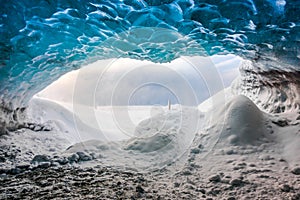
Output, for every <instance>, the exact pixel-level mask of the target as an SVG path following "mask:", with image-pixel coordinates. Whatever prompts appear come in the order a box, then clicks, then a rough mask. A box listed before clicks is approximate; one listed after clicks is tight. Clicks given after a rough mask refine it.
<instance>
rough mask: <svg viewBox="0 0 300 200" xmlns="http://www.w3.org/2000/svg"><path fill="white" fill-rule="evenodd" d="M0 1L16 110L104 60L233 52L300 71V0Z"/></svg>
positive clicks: (259, 63)
mask: <svg viewBox="0 0 300 200" xmlns="http://www.w3.org/2000/svg"><path fill="white" fill-rule="evenodd" d="M0 2H1V4H0V5H1V8H0V51H1V53H0V95H1V100H2V101H3V102H2V103H3V104H5V103H6V104H7V103H8V102H10V103H12V104H13V105H12V107H14V108H16V107H19V106H24V105H26V103H27V101H28V100H29V99H30V98H31V97H32V95H34V94H35V93H37V92H38V91H40V90H41V89H43V88H45V87H46V86H47V85H49V84H50V83H51V82H53V81H54V80H56V79H57V78H58V77H60V76H61V75H63V74H64V73H66V72H69V71H71V70H74V69H78V68H80V67H81V66H83V65H86V64H88V63H91V62H94V61H96V60H99V59H107V58H119V57H129V58H134V59H140V60H150V61H153V62H169V61H171V60H174V59H175V58H178V57H180V56H184V55H188V56H193V55H204V56H209V55H214V54H229V53H233V54H237V55H240V56H242V57H243V58H246V59H249V60H252V61H254V62H255V67H254V70H256V71H272V70H273V71H274V70H275V71H277V72H278V71H285V72H293V71H299V69H300V67H299V63H300V53H299V46H300V14H299V13H300V1H299V0H161V1H160V0H144V1H143V0H112V1H106V0H89V1H85V0H30V1H27V0H0ZM296 78H297V77H296ZM6 106H7V105H6ZM8 107H10V106H8Z"/></svg>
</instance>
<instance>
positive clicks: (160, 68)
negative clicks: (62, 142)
mask: <svg viewBox="0 0 300 200" xmlns="http://www.w3.org/2000/svg"><path fill="white" fill-rule="evenodd" d="M241 60H242V59H241V58H240V57H237V56H234V55H231V54H230V55H226V56H225V55H222V56H221V55H217V56H211V57H200V56H199V57H192V58H191V57H180V58H178V59H176V60H173V61H172V62H170V63H161V64H160V63H153V62H150V61H141V60H134V59H129V58H119V59H109V60H99V61H97V62H95V63H93V64H90V65H87V66H85V67H82V68H81V69H79V70H74V71H71V72H69V73H67V74H65V75H63V76H61V77H60V78H59V79H58V80H56V81H55V82H53V83H52V84H50V85H49V86H48V87H46V88H45V89H44V90H42V91H40V92H39V93H37V94H36V95H34V97H33V98H32V99H31V101H30V106H29V108H30V109H29V110H30V115H31V117H32V118H35V120H37V121H38V122H40V123H47V122H48V121H51V122H53V123H54V124H55V126H56V127H57V128H58V129H60V130H61V131H62V132H63V133H64V136H65V137H66V139H68V140H69V141H70V142H71V143H77V142H82V141H86V140H90V139H98V140H107V141H119V140H124V139H129V138H130V137H132V133H133V132H134V131H135V128H136V126H137V125H138V124H139V123H140V122H141V121H143V120H145V119H147V118H149V117H151V116H154V115H156V114H159V113H162V112H170V111H168V102H171V104H172V106H171V108H172V109H180V108H181V106H194V107H196V106H197V105H199V104H200V103H201V102H203V101H204V100H206V99H208V98H209V97H210V96H212V95H213V94H215V93H216V92H218V91H220V90H222V89H224V88H226V87H229V86H230V84H231V83H232V82H233V80H234V79H235V78H236V77H237V76H238V74H239V70H238V68H239V65H240V62H241ZM171 111H172V110H171ZM74 133H77V134H74Z"/></svg>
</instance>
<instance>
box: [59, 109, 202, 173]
mask: <svg viewBox="0 0 300 200" xmlns="http://www.w3.org/2000/svg"><path fill="white" fill-rule="evenodd" d="M202 125H203V115H201V113H200V112H199V111H198V110H197V109H196V108H194V107H182V109H178V110H177V109H175V110H168V111H166V112H164V113H161V114H157V115H155V116H153V117H151V118H149V119H146V120H143V121H142V122H140V123H139V124H138V125H137V127H136V129H135V132H134V133H133V137H132V138H130V139H128V140H123V141H115V142H103V141H99V140H98V141H97V140H91V141H86V142H82V143H78V144H75V145H72V146H71V147H70V148H68V149H67V151H66V152H65V153H74V152H86V153H88V154H93V155H95V158H96V160H95V162H96V164H99V163H101V164H102V165H104V166H116V167H119V168H126V169H134V170H141V171H152V170H157V169H160V168H163V167H165V166H167V165H170V164H172V163H175V162H176V166H180V163H184V162H183V161H184V160H185V159H187V153H188V150H189V148H190V146H191V144H192V142H193V140H194V138H195V135H196V133H197V131H198V130H199V129H201V126H202Z"/></svg>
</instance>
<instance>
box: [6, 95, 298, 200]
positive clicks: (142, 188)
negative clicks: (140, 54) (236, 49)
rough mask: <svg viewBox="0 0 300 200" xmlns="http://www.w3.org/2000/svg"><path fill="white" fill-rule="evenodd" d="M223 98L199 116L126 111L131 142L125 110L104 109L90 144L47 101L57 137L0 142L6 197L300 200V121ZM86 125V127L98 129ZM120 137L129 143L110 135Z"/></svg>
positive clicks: (36, 134) (43, 134)
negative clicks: (123, 122)
mask: <svg viewBox="0 0 300 200" xmlns="http://www.w3.org/2000/svg"><path fill="white" fill-rule="evenodd" d="M225 94H226V98H225V96H224V93H222V92H221V93H219V94H218V95H215V96H214V97H212V98H211V99H209V100H207V101H206V102H204V103H203V104H201V105H199V107H198V108H195V107H181V106H175V107H173V109H172V110H170V111H169V110H167V109H166V108H164V107H154V108H149V107H132V108H130V109H128V108H126V109H125V108H121V107H119V108H118V109H121V110H123V111H124V110H129V111H130V112H129V111H128V112H129V113H130V114H128V116H129V115H130V116H135V118H133V117H131V118H130V119H132V124H136V127H135V130H134V131H133V132H132V133H133V134H131V135H130V134H127V133H128V131H130V130H131V128H132V126H127V129H126V126H112V125H111V124H113V123H112V121H111V120H114V119H116V118H113V117H111V116H112V113H120V111H119V110H118V111H117V112H114V111H112V110H113V109H111V108H110V109H109V108H106V110H105V109H103V108H99V109H96V111H97V112H96V113H98V114H99V113H102V114H101V115H103V114H104V115H105V114H106V117H105V119H106V122H107V123H105V124H106V127H102V129H100V130H101V134H96V133H95V134H90V135H89V137H86V138H84V139H83V138H82V137H81V136H82V135H84V134H85V132H80V131H79V132H78V133H79V134H78V137H71V133H70V131H72V130H68V128H70V127H74V124H68V123H67V122H69V123H71V120H69V121H65V120H66V119H70V117H75V118H76V116H72V114H71V113H72V112H71V111H72V108H70V107H69V108H68V106H67V105H64V107H62V106H61V105H59V104H55V103H54V102H51V103H52V104H53V105H52V106H49V103H50V102H43V101H42V100H41V99H40V100H39V101H37V102H36V103H35V106H37V105H39V106H40V108H42V109H41V110H42V111H45V112H44V114H45V115H44V116H42V115H40V116H41V118H40V120H45V121H41V123H44V124H45V123H46V124H47V125H48V126H49V127H53V129H52V130H50V131H49V130H47V131H43V130H40V131H31V130H27V129H21V130H19V131H16V132H14V133H11V135H9V136H6V137H3V138H1V146H2V148H1V151H2V152H1V198H2V199H5V198H20V199H24V198H27V199H31V198H40V199H44V198H53V197H55V198H75V199H79V198H91V199H93V198H95V197H98V198H103V199H105V198H106V199H111V198H114V199H126V198H132V199H136V198H143V199H294V200H296V199H300V165H299V164H300V156H299V154H298V152H299V150H300V149H299V144H300V135H299V134H300V130H299V122H300V121H299V114H298V113H297V112H292V111H291V112H290V113H286V114H285V115H284V116H280V115H277V116H276V115H274V116H271V115H268V114H266V113H263V112H262V111H260V110H259V109H258V108H257V107H256V106H255V104H254V103H253V102H252V101H251V100H249V99H248V98H247V97H245V96H232V95H230V92H229V89H228V90H227V91H226V92H225ZM46 104H47V108H48V109H50V108H52V109H54V110H55V111H56V112H51V111H50V110H45V108H46V107H45V108H43V107H41V106H42V105H46ZM32 108H33V107H32ZM100 109H102V111H98V110H100ZM34 110H35V111H37V108H36V109H34ZM57 111H59V112H57ZM51 113H52V114H53V113H56V116H55V118H54V119H55V120H52V121H47V117H46V116H47V115H48V116H49V115H52V114H51ZM57 113H59V114H57ZM109 113H110V114H109ZM121 113H122V112H121ZM109 116H110V117H109ZM52 117H53V115H52ZM102 117H103V116H102ZM52 119H53V118H52ZM84 119H86V118H83V119H77V120H75V122H76V123H77V124H76V127H77V128H78V129H81V128H82V130H85V131H86V130H96V127H93V124H92V125H91V124H88V123H87V121H84ZM97 119H98V118H97ZM103 119H104V118H102V120H103ZM108 121H111V123H109V122H108ZM94 125H95V124H94ZM117 127H119V128H120V127H125V128H123V129H121V130H119V131H118V130H117ZM113 129H114V130H115V134H116V136H120V135H122V134H123V135H125V136H126V137H127V138H126V137H125V136H124V140H115V138H114V137H111V138H109V137H107V135H109V134H110V133H111V132H113ZM98 130H99V126H98ZM90 133H92V131H91V132H90ZM124 133H125V134H124ZM128 138H129V139H128ZM79 139H82V141H83V142H79V143H78V140H79Z"/></svg>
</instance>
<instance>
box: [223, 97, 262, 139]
mask: <svg viewBox="0 0 300 200" xmlns="http://www.w3.org/2000/svg"><path fill="white" fill-rule="evenodd" d="M225 107H226V109H227V111H226V118H225V127H226V129H225V131H224V132H223V136H224V137H225V138H227V139H229V140H230V143H231V144H255V143H256V142H257V141H258V140H259V139H260V138H262V137H264V133H265V132H266V129H265V126H264V121H265V119H264V116H263V114H262V112H261V111H260V110H259V109H258V108H257V106H256V105H255V104H254V103H253V102H252V101H251V100H250V99H249V98H248V97H246V96H242V95H239V96H236V97H235V98H233V99H232V100H231V101H230V102H229V103H228V104H227V105H226V106H225Z"/></svg>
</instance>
